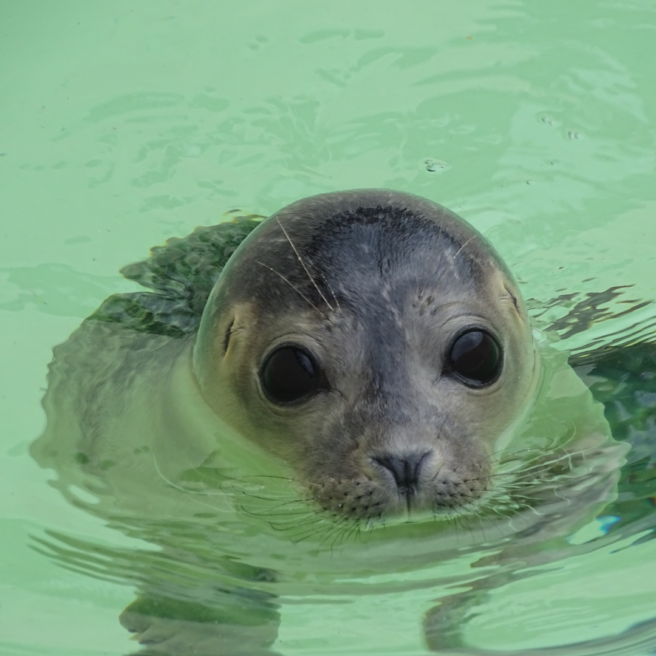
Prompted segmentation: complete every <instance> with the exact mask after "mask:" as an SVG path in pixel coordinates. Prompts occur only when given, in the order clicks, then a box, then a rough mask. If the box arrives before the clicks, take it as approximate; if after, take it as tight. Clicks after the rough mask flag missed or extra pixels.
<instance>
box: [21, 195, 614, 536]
mask: <svg viewBox="0 0 656 656" xmlns="http://www.w3.org/2000/svg"><path fill="white" fill-rule="evenodd" d="M233 250H234V252H233ZM226 261H227V262H226ZM123 272H124V275H126V277H128V278H131V279H133V280H136V281H137V282H140V283H141V284H143V285H145V286H147V287H150V288H151V289H152V290H153V291H151V292H138V293H134V294H123V295H115V296H113V297H110V298H109V299H108V300H107V301H105V303H104V304H103V305H102V306H101V307H100V308H99V310H98V311H97V312H96V313H94V314H93V315H92V316H91V317H89V318H88V319H87V320H85V322H84V323H83V324H82V326H81V327H80V328H79V329H78V331H76V333H74V334H73V335H72V336H71V338H70V339H69V341H68V342H67V343H66V344H64V345H62V346H59V347H57V348H56V349H55V358H54V361H53V364H52V365H51V371H50V379H49V388H48V392H47V394H46V397H45V399H44V407H45V409H46V413H47V415H48V425H47V428H46V431H45V433H44V434H43V436H42V437H41V438H39V439H38V440H37V441H36V442H35V444H34V445H33V447H32V453H33V455H34V457H35V458H36V459H37V461H38V462H39V463H40V464H41V465H42V466H45V467H52V468H54V469H55V470H56V471H57V472H58V475H59V479H58V481H56V482H55V483H54V484H55V485H56V486H58V487H59V488H60V489H61V491H62V492H63V493H64V494H66V495H67V496H68V498H69V499H71V500H72V501H74V502H75V503H77V504H78V505H85V504H84V503H83V502H82V501H81V498H80V495H79V493H78V492H79V490H83V491H84V492H85V493H91V494H92V495H93V496H94V497H96V501H95V502H94V504H86V505H85V507H87V508H88V509H90V510H91V512H95V513H96V514H100V515H102V516H105V517H107V516H116V515H117V514H120V513H121V512H127V513H130V512H134V511H136V510H139V511H140V512H142V513H145V514H147V515H148V516H149V517H150V518H153V519H155V518H162V517H171V516H175V515H176V513H180V514H184V513H185V512H188V510H185V509H188V495H185V494H184V493H181V490H182V489H183V486H182V483H181V482H182V481H187V482H188V481H189V480H190V478H189V477H188V475H187V474H188V473H189V472H198V471H200V470H203V469H207V467H208V466H209V465H208V463H209V464H212V466H215V464H216V463H217V462H221V463H222V465H224V466H228V465H231V466H234V468H235V469H234V471H236V472H239V473H240V475H242V476H243V475H244V474H248V475H262V476H265V475H271V474H272V472H274V473H276V474H277V475H278V476H279V477H280V478H281V479H285V480H287V481H292V482H293V485H294V486H295V489H297V490H298V494H299V496H300V497H301V498H302V499H303V500H304V502H307V503H309V504H311V505H312V506H314V507H315V508H316V509H317V513H318V515H319V516H320V517H321V518H324V519H327V520H329V521H334V522H345V521H346V522H351V523H353V524H354V525H359V526H367V527H376V526H378V525H383V526H384V525H385V524H386V523H392V524H393V523H394V521H395V520H399V519H401V520H406V519H408V518H417V517H418V518H422V517H424V518H428V519H429V520H430V521H434V520H436V519H437V520H439V519H444V520H449V519H452V518H454V517H456V518H458V517H462V516H464V515H466V514H468V513H469V514H472V515H479V514H483V513H485V512H486V511H491V512H492V513H496V516H497V517H499V516H502V517H504V516H506V515H507V514H509V513H511V512H513V510H516V509H517V508H519V506H517V504H516V502H508V501H504V502H502V501H500V498H501V497H503V498H505V499H507V498H509V494H508V490H506V489H503V485H502V484H501V483H500V481H503V480H504V478H503V475H504V471H502V469H503V466H504V457H503V454H504V453H510V455H511V458H510V460H512V459H513V457H512V456H513V454H517V453H519V452H526V451H530V450H531V449H533V450H534V451H535V452H536V453H537V460H534V461H533V462H532V464H531V467H529V469H528V471H529V475H528V477H529V478H530V481H528V479H527V478H526V477H525V478H524V479H523V480H522V481H521V484H522V485H521V486H519V487H517V488H515V489H521V490H525V488H526V485H527V484H528V482H535V481H538V480H539V478H540V475H539V474H538V472H550V471H551V470H553V469H554V468H555V469H556V470H558V471H557V472H556V474H553V472H552V474H553V478H554V479H555V478H557V477H558V475H560V474H562V471H561V470H559V469H558V468H559V467H561V468H564V469H567V468H570V469H571V468H572V467H573V465H572V462H573V459H575V456H576V454H580V453H582V452H586V453H587V454H588V458H587V460H590V461H593V460H594V458H592V457H590V456H591V455H592V454H594V453H600V452H605V453H606V454H607V455H608V454H610V455H609V456H608V457H607V458H606V459H605V461H604V462H605V464H604V466H602V467H600V468H599V470H598V471H596V472H594V474H595V476H596V478H595V480H596V481H597V483H598V485H597V487H594V486H592V487H590V486H589V487H588V492H587V496H586V494H583V495H582V496H581V492H580V486H579V487H576V486H575V485H574V484H572V492H571V494H568V493H567V492H566V491H564V490H565V489H566V488H567V485H566V484H563V483H562V482H561V483H559V485H561V489H559V491H558V494H557V495H555V496H554V495H552V496H554V498H553V499H552V498H551V497H549V491H553V485H552V486H551V487H549V488H548V490H547V494H546V497H545V498H546V501H545V504H546V506H545V507H547V508H552V507H553V508H557V510H553V511H546V512H545V514H544V515H543V519H542V520H541V521H540V522H538V521H537V520H536V519H535V516H536V515H535V513H534V512H532V510H531V512H529V513H526V517H529V516H530V518H531V519H530V520H528V519H527V521H530V522H533V524H534V525H535V524H536V523H537V524H538V528H539V529H541V530H543V531H547V532H549V531H555V529H553V528H549V527H546V528H545V526H546V525H547V524H548V522H546V521H545V520H544V517H549V516H550V517H552V518H553V521H552V522H551V526H555V525H558V522H559V521H561V523H562V522H564V520H563V513H565V514H567V513H569V518H568V521H569V524H567V525H571V522H572V521H574V523H575V522H576V519H578V520H581V518H583V517H588V516H589V514H590V513H591V512H592V513H594V509H595V508H597V507H598V506H599V504H600V503H603V502H605V501H606V500H607V499H608V495H610V494H612V492H611V490H612V487H613V485H614V483H615V482H616V480H617V476H616V474H614V473H613V472H614V470H616V469H618V467H619V465H620V464H621V462H622V458H623V455H624V453H625V447H624V446H623V445H618V444H616V443H614V442H613V440H612V439H611V437H610V431H609V428H608V425H607V423H606V421H605V419H604V416H603V408H602V406H601V405H600V404H596V403H593V402H592V398H591V396H590V394H589V392H588V391H587V390H586V389H585V387H584V385H583V384H582V383H581V382H580V380H579V379H578V378H577V377H576V376H575V375H574V373H573V372H572V371H571V369H569V367H567V364H566V356H554V357H553V358H552V359H553V361H554V362H555V363H556V364H555V365H553V364H552V365H551V366H549V365H547V366H545V357H544V354H543V352H542V351H541V349H540V348H538V346H537V345H536V343H535V340H534V338H533V332H532V328H531V325H530V322H529V318H528V314H527V310H526V307H525V304H524V301H523V300H522V297H521V293H520V291H519V288H518V286H517V283H516V281H515V280H514V278H513V276H512V275H511V273H510V272H509V271H508V269H507V267H506V266H505V264H504V263H503V261H502V260H501V258H500V257H499V255H498V254H497V253H496V252H495V250H494V249H493V247H492V246H491V245H490V244H489V243H488V242H487V241H486V240H485V239H484V238H483V237H482V236H481V235H480V234H479V233H478V232H476V231H475V230H474V229H473V228H472V227H471V226H469V225H468V224H466V223H465V222H464V221H463V220H462V219H460V218H459V217H457V216H456V215H455V214H453V213H452V212H450V211H449V210H447V209H446V208H444V207H442V206H440V205H438V204H436V203H433V202H431V201H428V200H426V199H423V198H420V197H417V196H412V195H409V194H404V193H399V192H393V191H387V190H357V191H347V192H339V193H329V194H322V195H318V196H314V197H310V198H307V199H304V200H301V201H298V202H296V203H293V204H291V205H289V206H288V207H285V208H283V209H282V210H280V211H279V212H277V213H275V214H274V215H272V216H271V217H269V218H268V219H266V220H264V221H259V220H256V219H252V218H251V219H248V218H247V219H243V220H241V221H237V222H236V223H226V224H222V225H219V226H216V227H214V228H204V229H199V230H197V231H196V232H195V233H193V235H191V236H190V237H189V238H187V239H185V240H172V241H170V242H169V244H168V245H167V246H166V247H163V248H160V249H154V250H153V256H152V258H151V259H150V260H147V261H146V262H144V263H140V264H137V265H132V266H130V267H126V269H124V271H123ZM547 360H548V358H547ZM563 380H564V381H565V387H567V388H568V389H569V395H570V397H571V399H573V400H574V401H573V403H572V404H571V405H570V406H569V410H568V411H569V412H571V416H567V417H564V418H563V420H562V427H561V428H562V430H561V429H560V428H559V429H558V430H556V429H553V430H552V429H549V430H547V431H546V433H545V432H544V430H543V432H542V433H539V431H537V429H536V428H535V425H536V424H535V422H534V421H533V419H532V417H533V415H534V414H535V413H538V414H539V411H538V410H536V399H538V398H539V397H540V395H541V394H543V395H546V396H549V395H551V396H549V398H550V399H552V400H553V403H555V404H556V405H557V404H558V403H560V397H558V394H554V393H552V392H551V391H550V390H552V388H553V387H554V385H555V384H556V382H558V381H560V383H559V384H560V385H561V387H562V384H563ZM552 412H553V408H550V409H549V408H548V409H547V410H544V409H543V410H542V414H543V415H550V413H552ZM532 422H533V423H532ZM556 423H557V422H556ZM552 433H553V434H552ZM531 440H532V441H531ZM518 441H519V446H518ZM549 449H552V450H560V453H561V455H560V456H558V457H557V458H553V457H550V456H549V455H548V450H549ZM562 454H565V456H563V455H562ZM514 457H515V458H516V457H517V456H516V455H515V456H514ZM545 457H546V465H545V466H544V467H542V468H540V465H539V463H540V461H541V460H544V459H545ZM609 461H612V463H613V464H612V466H609V465H608V462H609ZM563 463H564V464H563ZM506 464H507V463H506ZM589 469H590V471H592V469H594V467H592V466H591V467H590V468H589ZM273 478H275V477H273ZM561 479H562V477H561ZM522 486H523V487H522ZM575 487H576V491H575V492H574V491H573V490H574V488H575ZM184 489H187V488H184ZM155 490H159V492H158V493H155ZM590 490H591V491H590ZM574 494H578V495H580V496H581V498H582V499H583V498H584V499H585V503H583V502H582V503H580V504H578V506H577V507H576V512H575V511H574V510H573V504H572V503H571V500H572V498H573V496H572V495H574ZM504 495H505V496H504ZM145 497H147V499H148V500H147V503H146V502H145ZM510 497H512V494H510ZM532 498H533V499H534V500H539V499H540V494H539V493H536V494H535V495H534V496H533V497H532ZM511 501H512V500H511ZM228 503H229V502H228ZM504 503H505V504H506V505H503V504H504ZM550 503H551V504H552V505H549V504H550ZM144 504H145V505H146V507H147V509H146V510H145V511H144ZM513 504H514V505H513ZM559 504H560V505H559ZM595 504H596V505H595ZM525 505H526V504H524V506H525ZM564 506H566V507H567V508H568V510H566V511H563V507H564ZM591 508H592V510H591ZM549 512H551V515H549ZM572 517H574V518H575V519H574V520H572ZM233 519H234V518H233ZM238 520H239V518H237V520H235V521H238ZM520 524H521V522H520ZM563 525H564V524H563ZM561 528H562V526H561ZM309 530H310V532H312V531H313V530H314V529H313V528H312V527H310V529H309ZM513 530H515V529H513ZM534 533H536V534H539V530H535V531H534ZM535 539H537V538H535Z"/></svg>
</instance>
